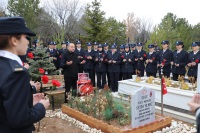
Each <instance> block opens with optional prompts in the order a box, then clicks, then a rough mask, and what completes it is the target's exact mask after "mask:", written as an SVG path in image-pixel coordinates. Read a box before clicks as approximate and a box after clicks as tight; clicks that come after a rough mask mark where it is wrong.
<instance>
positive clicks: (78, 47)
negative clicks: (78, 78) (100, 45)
mask: <svg viewBox="0 0 200 133" xmlns="http://www.w3.org/2000/svg"><path fill="white" fill-rule="evenodd" d="M75 53H76V54H77V55H78V60H79V73H83V64H85V59H84V57H85V51H84V50H83V49H82V48H81V42H80V41H76V49H75Z"/></svg>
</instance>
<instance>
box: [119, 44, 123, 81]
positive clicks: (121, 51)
mask: <svg viewBox="0 0 200 133" xmlns="http://www.w3.org/2000/svg"><path fill="white" fill-rule="evenodd" d="M123 52H124V45H123V44H122V45H120V47H119V53H120V56H122V54H123ZM121 67H122V64H120V70H121ZM119 80H122V71H120V73H119Z"/></svg>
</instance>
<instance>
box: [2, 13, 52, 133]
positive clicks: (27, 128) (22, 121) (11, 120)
mask: <svg viewBox="0 0 200 133" xmlns="http://www.w3.org/2000/svg"><path fill="white" fill-rule="evenodd" d="M0 27H1V28H0V64H1V65H0V73H1V76H0V132H1V133H31V132H32V131H33V130H34V126H33V123H35V122H38V121H40V120H41V119H42V118H43V117H44V116H45V109H46V108H47V107H48V106H49V101H48V100H45V99H44V97H42V96H40V97H39V95H38V97H34V99H33V94H32V90H31V85H30V83H29V81H30V79H29V73H28V71H27V69H25V68H24V67H23V66H22V61H21V60H20V58H19V57H18V55H25V54H26V50H27V48H28V43H29V42H28V40H27V39H26V35H30V36H34V35H35V33H33V32H32V31H30V30H29V29H28V28H27V27H26V26H25V22H24V19H23V18H21V17H8V18H0Z"/></svg>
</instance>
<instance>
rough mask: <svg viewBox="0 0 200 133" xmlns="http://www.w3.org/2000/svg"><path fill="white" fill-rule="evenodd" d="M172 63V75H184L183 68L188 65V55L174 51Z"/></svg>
mask: <svg viewBox="0 0 200 133" xmlns="http://www.w3.org/2000/svg"><path fill="white" fill-rule="evenodd" d="M172 62H174V65H172V73H174V74H181V75H185V73H186V69H185V66H186V65H187V63H188V53H187V52H186V51H185V50H181V51H180V53H177V50H175V51H174V52H173V57H172ZM175 63H176V64H179V66H178V67H177V66H175Z"/></svg>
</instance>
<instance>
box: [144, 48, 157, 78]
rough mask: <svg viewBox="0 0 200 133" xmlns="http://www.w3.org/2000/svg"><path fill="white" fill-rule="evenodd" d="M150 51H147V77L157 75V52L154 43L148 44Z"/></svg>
mask: <svg viewBox="0 0 200 133" xmlns="http://www.w3.org/2000/svg"><path fill="white" fill-rule="evenodd" d="M148 48H149V52H148V53H147V60H146V75H147V77H149V76H153V77H156V73H157V60H158V57H157V53H156V52H155V51H154V45H153V44H149V45H148Z"/></svg>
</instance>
